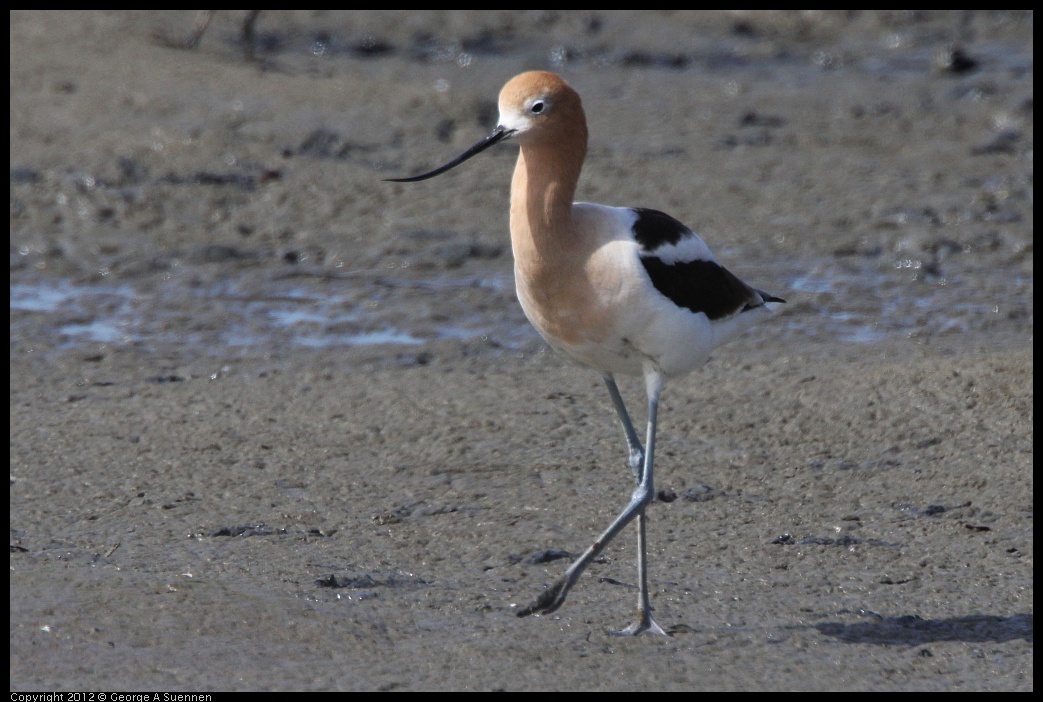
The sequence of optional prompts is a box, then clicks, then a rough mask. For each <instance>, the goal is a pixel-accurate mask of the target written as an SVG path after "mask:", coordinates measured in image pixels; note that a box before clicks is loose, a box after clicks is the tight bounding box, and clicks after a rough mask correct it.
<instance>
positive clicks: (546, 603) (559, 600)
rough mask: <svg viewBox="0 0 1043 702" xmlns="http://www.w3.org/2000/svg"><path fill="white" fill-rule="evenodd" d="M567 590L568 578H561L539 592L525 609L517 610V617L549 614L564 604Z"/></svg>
mask: <svg viewBox="0 0 1043 702" xmlns="http://www.w3.org/2000/svg"><path fill="white" fill-rule="evenodd" d="M568 592H569V588H568V580H567V579H566V578H562V579H560V580H558V581H557V582H556V583H554V584H553V585H551V586H550V587H548V588H547V589H546V590H544V591H543V592H541V593H540V596H539V597H537V598H536V601H535V602H533V603H532V604H531V605H529V606H528V607H526V608H525V609H522V610H519V612H518V616H519V617H528V616H530V615H533V614H550V613H551V612H553V611H554V610H556V609H557V608H558V607H560V606H562V605H563V604H565V595H567V594H568Z"/></svg>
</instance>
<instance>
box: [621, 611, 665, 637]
mask: <svg viewBox="0 0 1043 702" xmlns="http://www.w3.org/2000/svg"><path fill="white" fill-rule="evenodd" d="M608 633H609V634H611V635H612V636H637V635H638V634H657V635H659V636H672V634H668V633H667V632H666V631H664V630H663V627H661V626H659V624H657V623H656V620H655V619H652V614H651V613H649V612H642V613H641V615H640V616H639V617H638V620H637V621H636V622H634V623H633V624H631V625H630V626H628V627H627V628H625V629H620V630H619V631H610V632H608Z"/></svg>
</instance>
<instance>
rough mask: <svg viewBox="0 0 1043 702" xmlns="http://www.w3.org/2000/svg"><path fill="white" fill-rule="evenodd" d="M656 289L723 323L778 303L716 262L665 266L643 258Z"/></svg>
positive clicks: (674, 301)
mask: <svg viewBox="0 0 1043 702" xmlns="http://www.w3.org/2000/svg"><path fill="white" fill-rule="evenodd" d="M641 263H642V264H644V266H645V271H647V272H648V277H649V278H651V279H652V285H653V286H655V289H656V290H658V291H659V292H661V293H662V294H663V295H665V296H666V297H668V298H670V300H671V301H672V302H673V303H674V304H675V305H677V306H678V307H684V308H686V309H689V310H691V311H692V312H702V313H704V314H705V315H706V316H707V317H709V318H710V319H721V318H722V317H727V316H729V315H733V314H736V313H737V312H744V311H746V310H747V309H752V308H754V307H760V306H761V305H763V304H764V303H765V302H772V301H778V302H781V300H779V299H778V298H776V297H772V296H770V295H767V296H765V295H763V294H762V293H759V292H757V291H756V290H754V289H753V288H751V287H750V286H749V285H747V284H746V283H744V282H742V281H741V280H739V279H738V278H736V277H735V276H734V275H732V274H731V273H729V272H728V270H727V269H726V268H725V267H724V266H722V265H721V264H719V263H717V262H716V261H688V262H685V263H682V262H678V263H673V264H670V263H664V262H663V260H662V259H659V258H656V257H655V256H641Z"/></svg>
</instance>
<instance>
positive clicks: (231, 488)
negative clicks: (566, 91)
mask: <svg viewBox="0 0 1043 702" xmlns="http://www.w3.org/2000/svg"><path fill="white" fill-rule="evenodd" d="M70 18H71V19H72V20H75V21H70ZM11 19H12V29H11V39H12V80H11V86H12V89H11V117H12V127H11V137H12V138H11V185H10V188H11V266H10V277H11V324H10V344H11V365H10V382H11V393H10V401H11V417H12V418H11V497H10V513H11V514H10V527H11V577H10V584H11V593H12V594H11V687H12V689H34V690H39V689H117V688H119V689H179V690H219V689H501V688H502V689H910V690H911V689H937V690H960V689H967V690H971V689H973V690H983V689H997V690H999V689H1019V690H1025V689H1031V688H1032V643H1033V619H1032V616H1033V615H1032V592H1033V578H1032V557H1033V548H1032V546H1033V539H1032V512H1033V507H1032V487H1033V481H1032V472H1031V468H1032V400H1033V392H1032V367H1033V364H1032V316H1033V304H1032V292H1033V275H1032V272H1033V266H1032V252H1033V236H1032V233H1033V210H1032V198H1033V188H1032V143H1033V139H1032V135H1033V131H1032V95H1033V93H1032V54H1031V46H1032V42H1031V36H1032V15H1031V13H1029V14H1024V13H1001V12H982V13H965V14H947V13H937V14H934V13H836V14H835V13H773V12H766V13H715V12H708V13H667V14H658V13H633V14H628V13H596V12H587V13H567V12H560V13H555V12H531V13H530V12H517V13H516V12H494V13H466V12H465V13H455V12H430V13H407V14H393V13H351V12H332V11H331V12H270V13H269V12H267V11H266V12H262V13H261V14H260V16H259V17H258V18H257V21H256V23H255V25H254V32H255V35H254V42H255V49H254V57H253V58H252V59H249V58H247V57H246V56H245V55H244V45H243V41H244V38H243V35H242V33H241V29H242V24H241V22H242V15H241V14H236V13H234V12H224V11H221V12H218V13H217V14H216V15H215V17H214V19H213V21H212V22H211V24H210V26H209V27H208V28H207V30H206V33H205V34H203V35H202V37H201V39H200V41H199V45H198V46H197V47H196V48H195V49H194V50H190V51H186V50H180V49H173V48H171V47H170V46H168V45H166V43H164V42H163V41H159V40H157V36H159V37H165V38H168V39H169V38H171V37H174V38H177V37H181V36H188V35H189V34H190V32H191V29H192V27H193V26H194V25H193V22H194V21H195V14H194V13H193V12H189V11H183V12H155V13H153V12H145V13H120V12H111V13H105V12H85V13H71V14H66V15H64V16H63V15H52V14H48V13H36V12H29V13H17V12H16V13H13V14H12V18H11ZM41 45H43V46H49V47H52V49H53V50H50V51H46V52H41V51H38V50H34V47H39V46H41ZM532 68H543V69H550V70H556V71H559V72H560V73H562V74H563V75H564V76H565V77H566V78H567V79H568V80H569V81H570V83H572V84H573V85H574V86H576V87H577V88H578V89H579V90H580V92H581V94H582V95H583V97H584V103H585V106H586V109H587V112H588V115H589V117H590V121H591V148H590V156H589V159H588V163H587V166H586V168H585V173H584V178H583V180H582V181H581V184H580V189H579V197H580V198H582V199H585V200H590V201H595V202H603V203H606V204H617V205H640V206H648V207H655V208H657V209H661V210H664V211H667V212H670V213H671V214H673V215H675V216H677V217H679V218H680V219H682V220H684V221H685V222H686V223H687V224H690V225H691V226H692V227H693V228H695V229H696V230H697V231H699V232H700V234H701V235H702V236H703V237H704V238H705V239H706V240H707V242H708V243H709V244H710V246H711V248H712V249H713V250H714V251H715V253H716V254H717V256H718V258H719V259H721V260H722V262H724V263H725V264H726V265H727V266H728V267H729V268H731V269H732V270H734V271H735V272H736V273H738V274H739V275H740V276H741V277H743V278H744V279H746V280H749V281H750V282H752V283H754V284H756V285H758V286H760V287H763V288H765V289H770V290H772V291H773V292H776V293H778V294H780V295H781V296H782V297H785V298H786V299H787V300H788V301H789V303H788V305H787V308H786V310H785V312H784V313H783V314H781V315H779V316H778V317H776V318H775V319H774V320H772V321H770V322H768V323H766V324H762V325H760V327H759V328H758V329H756V330H754V331H752V332H751V333H749V334H747V335H746V336H744V337H742V338H740V339H738V340H736V341H734V342H732V343H731V344H730V345H729V346H727V347H725V348H723V349H721V350H720V351H719V352H718V353H717V354H716V355H715V358H714V359H713V360H712V361H711V363H710V364H709V365H708V366H707V367H706V368H705V369H703V370H701V371H699V372H696V373H695V374H693V375H692V376H691V377H690V378H688V379H687V380H685V381H683V382H679V383H674V384H673V385H671V386H670V387H669V388H668V391H667V393H666V394H665V396H664V400H663V407H662V409H661V415H660V431H661V438H660V448H659V453H660V457H659V459H658V461H657V463H659V465H661V466H662V467H661V468H660V469H659V470H658V471H657V473H659V479H658V481H657V482H658V486H657V487H658V489H659V493H658V496H657V497H658V499H657V502H656V503H655V504H654V505H653V506H652V508H651V510H650V522H651V523H650V531H651V534H650V536H651V543H652V545H653V546H654V547H655V552H654V553H652V554H650V569H651V579H652V581H653V583H655V585H656V590H655V591H654V592H653V604H654V606H655V607H656V616H657V619H658V620H659V621H660V622H661V623H662V624H663V625H664V626H665V627H667V628H668V629H670V631H671V632H672V633H673V634H674V635H673V636H672V637H671V638H670V639H666V640H656V639H651V638H639V639H636V640H633V641H623V640H620V639H618V638H615V637H611V636H609V635H608V634H607V631H608V630H610V629H615V628H619V627H620V626H622V625H624V624H625V623H626V622H627V621H628V619H629V616H630V613H631V608H632V606H633V599H634V597H635V596H636V595H635V594H634V593H635V590H634V584H633V583H632V582H631V578H632V574H633V550H634V549H633V536H632V535H629V534H624V536H623V537H621V538H620V539H619V540H618V543H616V544H613V547H612V548H611V549H609V550H608V551H606V553H605V555H604V557H603V558H602V559H600V561H599V562H597V563H595V564H594V565H593V566H591V569H590V570H589V571H588V573H587V574H585V575H584V580H583V581H581V583H580V584H579V585H578V586H577V588H576V589H575V590H574V592H573V593H572V594H571V595H570V599H569V601H568V602H567V603H566V605H565V606H564V607H563V608H562V609H561V610H560V611H559V612H557V613H555V614H554V615H552V616H549V617H543V618H538V619H531V618H530V619H519V618H517V617H515V616H514V612H515V611H516V610H517V609H518V608H519V607H523V606H525V605H526V604H528V603H529V602H530V601H531V600H532V598H533V597H534V596H535V595H536V594H537V593H538V592H539V591H540V590H542V589H543V588H544V587H545V586H546V585H547V584H549V583H550V582H552V581H553V580H554V579H555V578H556V577H557V576H558V575H559V574H560V573H561V572H562V571H563V569H564V568H565V566H566V564H567V562H568V559H569V558H570V557H571V556H573V555H575V554H576V553H577V552H579V551H581V550H582V549H583V548H585V547H586V546H587V545H588V544H589V541H590V539H591V538H593V536H594V535H595V534H596V533H598V532H599V531H600V530H601V529H603V527H604V526H605V525H606V524H607V522H608V521H609V520H610V519H611V518H612V516H613V515H614V514H616V513H617V512H618V510H619V509H620V508H621V507H622V505H623V504H624V503H625V501H626V499H627V498H628V496H629V491H630V485H629V480H630V478H629V470H628V469H627V467H626V461H625V459H626V456H625V451H624V447H623V442H622V438H621V437H620V436H618V435H617V434H618V427H617V426H616V423H615V419H614V417H613V415H612V410H611V405H610V403H609V402H608V398H607V397H605V396H604V390H603V387H602V385H601V383H600V380H599V378H598V377H597V374H596V373H592V372H590V371H589V370H584V369H581V368H578V367H576V366H573V365H570V364H569V363H567V362H566V361H565V360H564V359H562V358H560V357H558V356H555V355H554V354H553V353H551V352H550V351H549V350H547V349H546V347H545V346H544V345H543V343H542V342H541V341H540V339H539V338H538V336H537V335H536V334H535V332H533V331H532V330H531V329H530V328H529V327H528V325H527V322H526V321H525V319H524V317H523V315H522V314H521V312H520V310H519V309H518V305H517V302H516V300H515V299H514V294H513V282H512V278H511V276H512V271H511V254H510V248H509V243H508V240H507V232H506V203H507V200H506V198H507V189H508V185H509V178H510V175H509V174H510V167H511V164H512V162H513V158H514V150H513V149H512V148H507V147H505V148H503V149H502V150H500V151H498V152H495V153H492V154H487V155H486V156H487V158H483V159H482V160H481V161H475V162H473V163H469V164H468V165H467V167H466V168H461V169H458V170H457V171H454V173H453V175H452V176H443V177H442V178H440V179H439V180H438V181H433V183H432V184H426V185H423V186H421V185H411V186H399V185H390V184H387V183H383V182H381V179H382V178H385V177H393V176H398V175H407V174H409V173H412V172H416V171H419V170H421V169H423V168H425V167H428V166H433V165H437V164H438V163H441V162H443V161H444V160H445V159H446V157H448V156H451V155H453V154H455V153H458V152H459V151H460V150H461V148H462V147H466V146H467V145H469V144H470V143H473V142H474V141H475V140H476V139H477V138H479V137H480V136H482V135H483V134H484V133H486V132H487V131H488V129H489V128H490V127H491V126H492V124H493V122H494V121H495V119H496V114H495V95H496V90H497V89H498V88H499V86H500V85H501V84H502V83H503V81H504V80H506V79H507V78H509V77H510V76H511V75H513V74H515V73H518V72H520V71H522V70H528V69H532ZM622 389H623V391H624V394H625V395H626V396H627V397H628V398H631V397H634V398H637V397H640V393H641V389H640V387H639V386H638V384H636V383H624V384H623V385H622ZM635 420H638V421H641V418H640V417H635Z"/></svg>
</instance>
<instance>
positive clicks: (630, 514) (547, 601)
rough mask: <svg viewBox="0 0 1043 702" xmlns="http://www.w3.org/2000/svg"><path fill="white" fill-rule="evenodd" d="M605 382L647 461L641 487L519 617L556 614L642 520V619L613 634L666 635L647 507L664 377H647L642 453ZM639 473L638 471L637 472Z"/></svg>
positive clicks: (633, 444) (612, 383)
mask: <svg viewBox="0 0 1043 702" xmlns="http://www.w3.org/2000/svg"><path fill="white" fill-rule="evenodd" d="M605 382H606V384H607V385H608V388H609V394H610V395H612V401H613V403H614V404H615V405H616V410H617V413H618V414H619V416H620V421H621V422H623V430H624V431H625V432H626V433H627V444H628V445H629V447H630V450H631V456H633V455H634V450H635V448H636V449H637V451H638V452H639V453H640V454H642V457H643V458H644V466H643V470H642V471H641V473H640V476H639V482H638V485H637V488H636V489H635V490H634V492H633V494H632V495H631V496H630V503H629V504H628V505H627V506H626V509H624V510H623V511H622V512H621V513H620V514H619V516H618V517H616V519H615V521H613V522H612V524H610V525H609V527H608V529H606V530H605V532H604V533H603V534H602V535H601V536H599V537H598V539H597V541H595V542H594V543H593V544H592V545H591V546H590V548H588V549H587V550H586V551H584V552H583V554H582V555H581V556H580V557H579V558H577V559H576V560H575V562H573V564H572V565H570V566H569V568H568V570H566V571H565V575H563V576H562V577H561V578H560V579H559V580H558V581H557V582H555V583H554V584H553V585H552V586H551V587H549V588H547V589H546V590H544V591H543V592H542V593H541V594H540V596H539V597H538V598H537V599H536V601H535V602H533V603H532V604H531V605H529V606H528V607H526V608H525V609H523V610H521V611H519V612H518V616H519V617H526V616H529V615H531V614H550V613H551V612H553V611H555V610H556V609H558V608H559V607H561V605H562V604H564V603H565V597H566V596H567V595H568V593H569V590H571V589H572V586H573V585H575V584H576V581H577V580H579V576H580V575H582V574H583V571H584V570H586V568H587V566H589V565H590V563H591V562H592V561H593V560H594V559H595V558H597V556H598V555H599V554H600V553H601V552H602V551H603V550H604V549H605V547H606V546H608V544H609V543H610V542H611V541H612V539H613V538H615V536H616V534H618V533H619V532H620V531H622V530H623V528H624V527H625V526H626V525H627V524H629V523H630V522H631V521H633V520H634V518H637V519H638V541H637V544H638V577H639V581H638V589H639V592H638V609H639V616H640V618H639V620H638V621H637V622H636V623H634V624H632V625H630V626H629V627H627V628H626V629H624V630H623V631H620V632H613V633H615V634H619V635H623V636H633V635H635V634H640V633H642V632H645V631H648V632H649V633H653V634H663V635H666V632H665V631H663V629H662V628H661V627H660V626H659V625H658V624H656V622H655V620H654V619H653V618H652V607H651V604H650V603H649V598H648V577H647V567H646V564H645V552H646V545H645V507H647V506H648V504H649V503H650V502H651V501H652V498H653V496H654V494H655V493H654V481H653V475H652V453H653V447H654V445H655V428H656V419H655V418H656V411H657V410H658V408H659V393H660V392H661V390H662V386H663V383H662V377H661V376H660V375H659V373H658V372H652V371H649V373H648V374H647V377H646V386H647V389H648V408H649V414H648V438H647V440H646V449H645V450H644V451H642V450H641V442H640V440H638V438H637V433H636V432H635V431H634V428H633V425H632V424H630V418H629V416H628V415H627V412H626V407H625V406H624V405H623V400H622V398H621V397H620V396H619V388H617V387H616V383H615V381H614V380H612V378H611V376H609V375H606V376H605ZM635 472H636V471H635Z"/></svg>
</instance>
